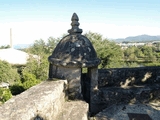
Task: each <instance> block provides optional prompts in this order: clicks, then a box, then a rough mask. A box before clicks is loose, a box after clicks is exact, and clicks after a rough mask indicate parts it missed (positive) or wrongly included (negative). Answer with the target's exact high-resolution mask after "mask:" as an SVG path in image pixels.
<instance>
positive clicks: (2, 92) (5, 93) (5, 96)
mask: <svg viewBox="0 0 160 120" xmlns="http://www.w3.org/2000/svg"><path fill="white" fill-rule="evenodd" d="M11 97H12V94H11V91H10V90H9V89H6V88H0V102H2V103H4V102H5V101H7V100H9V99H10V98H11Z"/></svg>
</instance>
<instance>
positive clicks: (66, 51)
mask: <svg viewBox="0 0 160 120" xmlns="http://www.w3.org/2000/svg"><path fill="white" fill-rule="evenodd" d="M71 21H72V23H71V26H72V28H71V29H70V30H68V33H69V35H67V36H65V37H64V38H62V39H61V40H60V42H59V43H58V44H57V46H56V48H55V49H54V51H53V53H52V55H51V56H49V57H48V61H49V63H50V65H49V79H50V80H52V79H53V78H59V79H66V80H67V81H68V97H69V98H70V99H81V98H83V97H84V96H83V93H85V92H88V93H89V94H88V98H87V99H88V100H89V102H90V99H91V98H90V96H91V93H92V91H94V90H96V89H98V88H97V87H98V65H99V64H100V59H99V58H97V54H96V51H95V49H94V47H93V46H92V44H91V42H90V41H89V39H88V38H87V37H85V36H83V35H81V33H82V29H79V22H78V21H79V18H78V16H77V14H76V13H74V14H73V16H72V18H71ZM82 68H88V72H87V74H86V78H87V79H88V81H89V86H85V85H84V83H85V82H84V80H85V79H86V78H85V79H84V77H82ZM83 87H88V88H89V89H88V88H87V90H89V91H84V90H86V88H83Z"/></svg>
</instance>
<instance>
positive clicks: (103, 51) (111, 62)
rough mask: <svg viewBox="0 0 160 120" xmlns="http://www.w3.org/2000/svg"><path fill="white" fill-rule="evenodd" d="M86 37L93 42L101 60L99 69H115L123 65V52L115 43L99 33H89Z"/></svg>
mask: <svg viewBox="0 0 160 120" xmlns="http://www.w3.org/2000/svg"><path fill="white" fill-rule="evenodd" d="M85 36H86V37H87V38H88V39H89V40H90V41H91V42H92V44H93V46H94V48H95V50H96V52H97V55H98V57H99V58H100V59H101V64H100V65H99V68H113V67H121V66H122V65H123V62H122V57H123V52H122V50H121V48H120V46H118V45H116V43H115V42H113V41H109V40H108V39H106V38H103V36H102V35H101V34H98V33H92V32H88V33H86V34H85Z"/></svg>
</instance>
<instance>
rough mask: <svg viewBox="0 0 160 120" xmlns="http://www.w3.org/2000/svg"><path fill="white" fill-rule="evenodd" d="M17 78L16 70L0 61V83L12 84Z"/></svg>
mask: <svg viewBox="0 0 160 120" xmlns="http://www.w3.org/2000/svg"><path fill="white" fill-rule="evenodd" d="M19 78H20V77H19V74H18V73H17V70H16V69H13V68H12V66H11V65H10V64H9V63H8V62H6V61H1V60H0V82H8V83H9V84H13V83H14V82H15V81H17V80H18V79H19Z"/></svg>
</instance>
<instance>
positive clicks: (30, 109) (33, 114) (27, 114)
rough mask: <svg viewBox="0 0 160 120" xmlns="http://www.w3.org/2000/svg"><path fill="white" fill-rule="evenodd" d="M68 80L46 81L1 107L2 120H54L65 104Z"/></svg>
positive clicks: (0, 117) (0, 115) (0, 116)
mask: <svg viewBox="0 0 160 120" xmlns="http://www.w3.org/2000/svg"><path fill="white" fill-rule="evenodd" d="M66 84H67V81H66V80H59V81H45V82H43V83H41V84H39V85H36V86H33V87H32V88H30V89H28V90H26V91H25V92H23V93H21V94H20V95H17V96H15V97H13V98H11V99H10V100H8V101H7V102H6V103H5V104H3V105H2V106H0V119H1V120H36V118H37V120H54V119H55V118H56V117H57V115H58V114H59V112H60V111H61V109H62V106H63V104H64V102H65V89H66Z"/></svg>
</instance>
